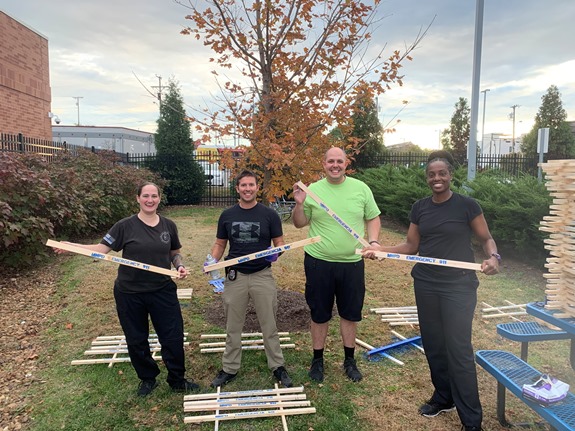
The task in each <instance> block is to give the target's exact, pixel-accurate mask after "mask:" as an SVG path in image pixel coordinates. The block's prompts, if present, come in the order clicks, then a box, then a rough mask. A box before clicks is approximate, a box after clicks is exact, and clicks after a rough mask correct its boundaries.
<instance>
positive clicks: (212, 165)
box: [0, 133, 539, 206]
mask: <svg viewBox="0 0 575 431" xmlns="http://www.w3.org/2000/svg"><path fill="white" fill-rule="evenodd" d="M81 149H84V150H85V149H88V150H90V151H92V152H98V151H100V150H99V149H97V148H94V147H90V148H86V147H82V146H76V145H70V144H66V143H60V142H52V141H48V140H43V139H35V138H27V137H25V136H23V135H22V134H21V133H20V134H16V135H11V134H5V133H1V134H0V151H9V152H19V153H26V152H29V153H37V154H41V155H43V156H45V157H47V158H48V159H50V158H51V157H53V156H55V155H57V154H60V153H62V152H63V151H67V152H69V153H71V154H75V155H77V154H79V152H80V150H81ZM102 151H104V150H102ZM106 151H109V150H106ZM115 154H116V156H117V160H118V163H123V164H127V165H131V166H135V167H139V168H143V167H146V166H148V163H149V162H150V161H152V160H154V159H155V157H156V155H155V154H153V153H115ZM192 157H193V160H195V161H197V162H198V163H199V164H200V166H201V167H202V168H203V169H204V172H205V175H206V186H207V187H206V191H205V193H204V196H203V198H202V202H201V204H202V205H213V206H230V205H233V204H234V203H235V202H236V201H237V196H236V192H235V188H234V187H233V184H232V182H233V178H232V175H231V172H230V171H229V170H226V169H222V168H221V167H220V157H219V155H216V154H213V153H209V154H203V155H199V156H192ZM427 157H428V154H427V153H419V152H418V153H387V154H385V155H383V156H381V157H378V158H374V159H373V160H370V163H369V166H370V167H378V166H382V165H386V164H392V165H395V166H405V167H413V166H421V167H423V166H425V163H426V162H427ZM538 162H539V156H538V155H535V156H529V157H527V156H520V155H517V154H506V155H504V156H499V155H479V156H478V157H477V171H478V172H482V171H486V170H493V171H496V172H497V173H499V174H500V175H502V176H504V177H506V178H514V177H517V176H518V175H521V174H527V175H533V176H537V164H538Z"/></svg>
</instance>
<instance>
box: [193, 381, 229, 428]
mask: <svg viewBox="0 0 575 431" xmlns="http://www.w3.org/2000/svg"><path fill="white" fill-rule="evenodd" d="M220 389H221V388H220V386H218V390H217V394H218V398H219V395H220ZM184 411H185V403H184ZM218 414H220V410H219V409H216V415H218ZM219 429H220V420H219V419H216V420H215V421H214V431H218V430H219Z"/></svg>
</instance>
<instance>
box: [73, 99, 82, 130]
mask: <svg viewBox="0 0 575 431" xmlns="http://www.w3.org/2000/svg"><path fill="white" fill-rule="evenodd" d="M83 98H84V97H82V96H73V97H72V99H76V106H77V107H78V124H77V126H79V125H80V99H83Z"/></svg>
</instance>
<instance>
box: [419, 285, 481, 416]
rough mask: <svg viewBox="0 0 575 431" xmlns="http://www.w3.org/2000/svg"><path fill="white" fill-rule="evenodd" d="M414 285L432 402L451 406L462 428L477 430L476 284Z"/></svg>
mask: <svg viewBox="0 0 575 431" xmlns="http://www.w3.org/2000/svg"><path fill="white" fill-rule="evenodd" d="M414 286H415V300H416V303H417V313H418V317H419V327H420V329H421V341H422V343H423V348H424V349H425V356H426V357H427V362H428V364H429V370H430V372H431V381H432V382H433V386H434V387H435V391H434V393H433V396H432V400H433V401H436V402H438V403H442V404H450V403H452V402H453V403H455V406H456V407H457V413H458V414H459V418H460V419H461V422H462V423H463V424H464V425H467V426H477V427H480V426H481V421H482V416H483V413H482V409H481V403H480V401H479V391H478V387H477V372H476V369H475V359H474V355H473V346H472V344H471V329H472V322H473V314H474V312H475V306H476V304H477V286H478V282H477V281H476V280H468V279H463V280H462V283H460V284H442V283H438V282H433V283H431V282H426V281H421V280H415V281H414Z"/></svg>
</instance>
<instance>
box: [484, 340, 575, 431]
mask: <svg viewBox="0 0 575 431" xmlns="http://www.w3.org/2000/svg"><path fill="white" fill-rule="evenodd" d="M475 358H476V361H477V363H478V364H479V365H480V366H481V367H483V368H484V369H485V370H486V371H487V372H488V373H489V374H491V375H492V376H493V377H495V379H496V380H497V419H498V420H499V423H500V424H501V425H503V426H505V427H511V426H513V424H511V423H509V422H508V421H507V419H506V418H505V388H507V389H508V390H509V391H510V392H511V393H513V394H514V395H515V396H516V397H517V398H519V399H520V400H521V401H523V402H524V403H525V404H526V405H527V406H528V407H529V408H531V409H532V410H533V411H535V412H536V413H537V414H538V415H539V416H541V417H542V418H543V419H545V421H547V423H549V424H550V425H551V427H552V429H553V430H556V431H573V430H575V395H573V394H572V393H571V392H569V394H567V397H566V398H565V399H563V400H561V401H559V402H557V403H554V404H551V405H550V406H548V407H544V406H542V405H540V404H537V403H535V402H533V401H531V400H529V399H527V398H525V397H524V396H523V385H524V384H533V383H535V381H536V380H537V379H538V378H539V377H540V376H541V374H542V373H541V372H540V371H538V370H536V369H535V368H533V367H532V366H531V365H529V364H528V363H526V362H525V361H523V360H521V359H519V358H518V357H517V356H515V355H514V354H512V353H509V352H504V351H501V350H479V351H477V352H476V353H475Z"/></svg>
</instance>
